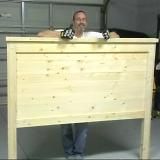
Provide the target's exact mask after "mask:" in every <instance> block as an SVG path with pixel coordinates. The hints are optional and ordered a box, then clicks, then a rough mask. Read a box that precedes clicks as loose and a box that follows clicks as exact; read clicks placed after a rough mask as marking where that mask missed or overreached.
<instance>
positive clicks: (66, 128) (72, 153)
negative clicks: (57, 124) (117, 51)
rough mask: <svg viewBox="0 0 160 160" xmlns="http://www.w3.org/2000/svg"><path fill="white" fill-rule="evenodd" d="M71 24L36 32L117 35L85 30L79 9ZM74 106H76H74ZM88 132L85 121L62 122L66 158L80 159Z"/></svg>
mask: <svg viewBox="0 0 160 160" xmlns="http://www.w3.org/2000/svg"><path fill="white" fill-rule="evenodd" d="M72 23H73V24H72V26H71V27H70V28H67V29H65V30H64V31H49V30H47V31H43V32H40V33H39V34H38V36H40V37H61V38H64V39H72V38H82V37H83V38H85V37H96V38H105V39H108V38H109V36H111V37H119V36H118V35H117V34H116V33H114V32H112V33H110V34H109V33H108V32H105V33H104V34H102V33H99V32H85V30H86V28H87V14H86V12H84V11H82V10H79V11H76V12H75V13H74V15H73V19H72ZM75 107H76V106H75ZM87 133H88V125H87V123H77V124H63V125H62V141H63V148H64V152H65V154H66V157H67V159H82V158H83V155H84V150H85V145H86V138H87Z"/></svg>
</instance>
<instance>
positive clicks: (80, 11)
mask: <svg viewBox="0 0 160 160" xmlns="http://www.w3.org/2000/svg"><path fill="white" fill-rule="evenodd" d="M78 13H84V14H85V15H86V17H87V13H86V12H85V11H83V10H78V11H76V12H74V14H73V19H72V20H73V21H74V20H75V17H76V15H77V14H78Z"/></svg>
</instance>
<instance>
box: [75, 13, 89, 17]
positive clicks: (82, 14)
mask: <svg viewBox="0 0 160 160" xmlns="http://www.w3.org/2000/svg"><path fill="white" fill-rule="evenodd" d="M75 17H76V18H77V17H85V18H87V15H86V14H84V13H83V12H78V13H77V14H76V15H75Z"/></svg>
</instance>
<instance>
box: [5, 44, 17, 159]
mask: <svg viewBox="0 0 160 160" xmlns="http://www.w3.org/2000/svg"><path fill="white" fill-rule="evenodd" d="M7 66H8V68H7V71H8V80H7V81H8V159H17V128H16V103H17V102H16V99H17V94H16V93H17V91H16V90H17V89H16V50H15V46H14V44H7Z"/></svg>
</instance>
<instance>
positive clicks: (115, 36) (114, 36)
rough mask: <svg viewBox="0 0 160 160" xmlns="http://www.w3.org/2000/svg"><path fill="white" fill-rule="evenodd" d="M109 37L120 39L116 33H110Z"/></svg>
mask: <svg viewBox="0 0 160 160" xmlns="http://www.w3.org/2000/svg"><path fill="white" fill-rule="evenodd" d="M109 35H110V38H120V36H119V35H118V34H117V33H116V32H110V33H109Z"/></svg>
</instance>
